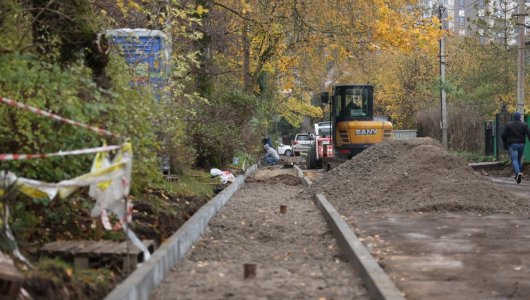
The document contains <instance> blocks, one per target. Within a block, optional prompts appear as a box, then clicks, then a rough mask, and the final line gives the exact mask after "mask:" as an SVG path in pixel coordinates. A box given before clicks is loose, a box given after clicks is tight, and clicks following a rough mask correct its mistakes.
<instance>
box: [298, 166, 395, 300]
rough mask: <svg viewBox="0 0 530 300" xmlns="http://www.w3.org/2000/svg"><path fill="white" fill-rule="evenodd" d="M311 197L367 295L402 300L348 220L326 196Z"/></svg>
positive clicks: (300, 173) (378, 299)
mask: <svg viewBox="0 0 530 300" xmlns="http://www.w3.org/2000/svg"><path fill="white" fill-rule="evenodd" d="M294 168H295V169H296V173H297V175H298V177H300V178H301V179H302V182H303V183H304V185H305V186H310V185H311V184H312V182H311V179H309V178H308V177H307V176H304V172H303V171H302V169H300V168H299V167H298V166H294ZM314 200H315V203H316V204H317V206H318V207H319V208H320V210H321V211H322V214H323V215H324V218H325V219H326V221H327V223H328V224H329V226H330V227H331V230H332V231H333V234H334V235H335V238H336V239H337V241H338V242H339V244H340V246H341V249H342V251H344V253H345V255H346V257H347V258H348V260H349V261H351V262H352V264H353V267H354V269H355V270H356V271H357V272H358V273H359V275H360V276H361V279H362V280H363V282H364V284H365V285H366V288H367V290H368V294H369V295H370V298H372V299H376V300H390V299H392V300H405V297H404V296H403V295H402V293H401V291H400V290H399V289H398V288H397V287H396V285H395V284H394V282H392V280H390V278H389V277H388V275H387V274H386V273H385V271H384V270H383V269H382V268H381V266H380V265H379V263H377V261H376V260H375V258H374V257H373V256H372V255H371V254H370V251H368V249H366V247H365V246H364V245H363V243H362V242H361V241H360V240H359V238H358V237H357V235H356V234H355V233H354V232H353V230H352V229H351V228H350V226H349V225H348V223H346V221H344V219H343V218H342V217H341V216H340V215H339V213H338V212H337V210H336V209H335V208H334V207H333V205H331V203H329V201H328V200H327V199H326V197H325V196H324V195H322V194H315V199H314Z"/></svg>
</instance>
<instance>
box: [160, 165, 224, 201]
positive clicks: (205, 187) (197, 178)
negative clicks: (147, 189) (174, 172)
mask: <svg viewBox="0 0 530 300" xmlns="http://www.w3.org/2000/svg"><path fill="white" fill-rule="evenodd" d="M217 183H219V178H211V176H210V173H207V172H204V171H201V170H189V171H187V172H186V174H182V175H179V178H178V181H177V182H164V183H161V184H156V185H155V186H154V187H155V188H160V189H163V190H166V191H168V192H169V193H170V194H172V195H175V196H179V197H204V196H206V197H208V198H211V197H212V196H213V195H214V193H213V187H214V186H215V184H217Z"/></svg>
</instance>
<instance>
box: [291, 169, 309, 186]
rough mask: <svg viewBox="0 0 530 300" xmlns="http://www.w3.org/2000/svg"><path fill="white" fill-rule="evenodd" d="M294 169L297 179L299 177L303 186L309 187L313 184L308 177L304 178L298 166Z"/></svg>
mask: <svg viewBox="0 0 530 300" xmlns="http://www.w3.org/2000/svg"><path fill="white" fill-rule="evenodd" d="M294 169H295V170H296V174H297V175H298V177H300V179H302V183H303V184H304V185H305V186H310V185H312V184H313V181H311V179H309V177H307V176H304V171H302V169H300V167H299V166H297V165H295V166H294Z"/></svg>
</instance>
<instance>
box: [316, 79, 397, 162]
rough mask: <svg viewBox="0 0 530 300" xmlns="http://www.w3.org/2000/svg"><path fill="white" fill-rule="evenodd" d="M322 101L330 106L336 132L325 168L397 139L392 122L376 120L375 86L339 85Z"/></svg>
mask: <svg viewBox="0 0 530 300" xmlns="http://www.w3.org/2000/svg"><path fill="white" fill-rule="evenodd" d="M320 99H321V102H322V103H323V104H329V106H330V123H331V132H332V135H331V136H332V139H331V140H332V141H331V144H332V146H324V149H323V151H324V155H323V158H322V168H324V169H326V170H329V169H331V168H332V167H333V166H334V164H337V163H341V162H343V161H344V160H346V159H350V158H352V157H353V156H354V155H356V154H358V153H360V152H361V151H363V150H364V149H366V148H368V147H370V146H371V145H373V144H377V143H380V142H382V141H383V140H385V139H391V138H393V126H392V123H391V122H390V121H388V120H387V119H386V118H383V117H380V118H374V86H373V85H370V84H343V85H335V86H334V87H333V89H332V92H331V96H330V95H329V93H328V92H323V93H321V95H320ZM314 144H316V143H314ZM330 151H333V153H328V152H330ZM313 152H314V151H309V153H308V155H309V156H310V155H312V154H313ZM309 159H310V158H309Z"/></svg>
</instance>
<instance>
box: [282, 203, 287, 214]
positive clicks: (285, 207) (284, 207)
mask: <svg viewBox="0 0 530 300" xmlns="http://www.w3.org/2000/svg"><path fill="white" fill-rule="evenodd" d="M280 213H281V214H286V213H287V205H280Z"/></svg>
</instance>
